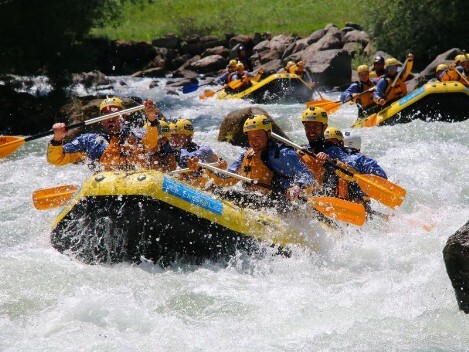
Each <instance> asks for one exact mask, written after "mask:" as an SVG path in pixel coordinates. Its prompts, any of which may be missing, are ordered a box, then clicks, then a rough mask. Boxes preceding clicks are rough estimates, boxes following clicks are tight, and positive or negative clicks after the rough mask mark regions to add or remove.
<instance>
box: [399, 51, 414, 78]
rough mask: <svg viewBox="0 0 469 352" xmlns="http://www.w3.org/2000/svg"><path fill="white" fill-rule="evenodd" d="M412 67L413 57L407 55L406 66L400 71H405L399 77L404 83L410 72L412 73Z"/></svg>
mask: <svg viewBox="0 0 469 352" xmlns="http://www.w3.org/2000/svg"><path fill="white" fill-rule="evenodd" d="M413 65H414V55H412V54H407V64H406V65H405V67H403V68H402V69H403V70H405V71H404V73H403V74H402V76H401V79H402V80H403V81H404V82H405V80H406V79H407V77H408V76H409V74H410V72H411V71H412V67H413Z"/></svg>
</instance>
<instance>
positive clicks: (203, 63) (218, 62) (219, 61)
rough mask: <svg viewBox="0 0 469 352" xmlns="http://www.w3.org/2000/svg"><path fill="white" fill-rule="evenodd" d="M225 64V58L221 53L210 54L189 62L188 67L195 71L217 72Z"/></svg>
mask: <svg viewBox="0 0 469 352" xmlns="http://www.w3.org/2000/svg"><path fill="white" fill-rule="evenodd" d="M225 66H226V60H225V59H224V58H223V56H221V55H210V56H207V57H204V58H202V59H200V60H197V61H195V62H193V63H191V64H190V66H189V69H191V70H193V71H195V72H197V73H208V72H217V71H219V70H221V69H223V68H225Z"/></svg>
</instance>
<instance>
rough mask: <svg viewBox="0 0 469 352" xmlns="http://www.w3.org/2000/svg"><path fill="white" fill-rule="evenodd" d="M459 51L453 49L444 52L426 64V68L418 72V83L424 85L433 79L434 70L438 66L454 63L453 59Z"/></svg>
mask: <svg viewBox="0 0 469 352" xmlns="http://www.w3.org/2000/svg"><path fill="white" fill-rule="evenodd" d="M460 53H461V50H460V49H458V48H453V49H450V50H447V51H445V52H444V53H441V54H440V55H438V56H437V57H436V58H435V60H433V61H432V62H431V63H429V64H428V66H427V67H426V68H425V69H424V70H423V71H422V72H420V78H419V83H425V82H427V81H428V80H429V79H432V78H435V70H436V67H437V66H438V65H439V64H447V65H449V64H451V63H454V58H455V57H456V55H458V54H460Z"/></svg>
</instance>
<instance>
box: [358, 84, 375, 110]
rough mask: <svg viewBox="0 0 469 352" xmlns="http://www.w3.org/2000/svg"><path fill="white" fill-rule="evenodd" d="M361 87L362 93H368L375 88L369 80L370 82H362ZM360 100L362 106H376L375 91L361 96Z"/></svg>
mask: <svg viewBox="0 0 469 352" xmlns="http://www.w3.org/2000/svg"><path fill="white" fill-rule="evenodd" d="M360 85H361V87H362V92H364V91H367V90H368V89H370V88H373V87H374V86H375V84H374V83H373V81H372V80H368V82H360ZM359 99H360V104H361V106H363V107H367V106H370V105H374V104H375V101H374V100H373V91H369V92H366V93H363V94H361V95H360V97H359Z"/></svg>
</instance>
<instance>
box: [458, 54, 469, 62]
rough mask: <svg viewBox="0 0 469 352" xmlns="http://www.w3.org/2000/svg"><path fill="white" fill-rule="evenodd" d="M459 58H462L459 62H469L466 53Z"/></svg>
mask: <svg viewBox="0 0 469 352" xmlns="http://www.w3.org/2000/svg"><path fill="white" fill-rule="evenodd" d="M459 56H460V58H459V62H461V63H463V62H467V61H469V58H468V56H467V54H466V53H464V54H461V55H459Z"/></svg>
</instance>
